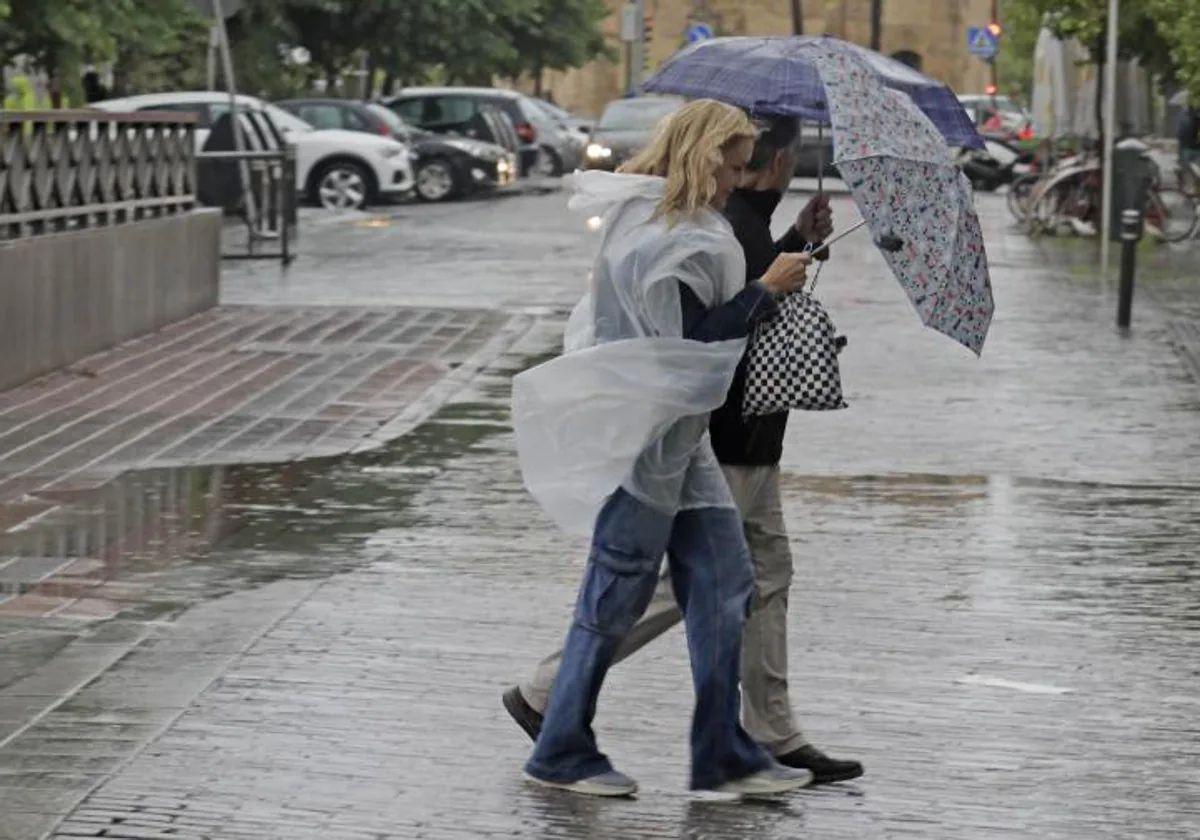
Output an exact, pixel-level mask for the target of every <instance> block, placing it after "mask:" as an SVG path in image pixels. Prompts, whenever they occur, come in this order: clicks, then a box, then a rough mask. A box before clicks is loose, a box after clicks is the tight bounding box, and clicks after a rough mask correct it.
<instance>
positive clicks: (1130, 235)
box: [1105, 210, 1142, 329]
mask: <svg viewBox="0 0 1200 840" xmlns="http://www.w3.org/2000/svg"><path fill="white" fill-rule="evenodd" d="M1105 233H1107V231H1105ZM1105 238H1106V239H1107V237H1105ZM1141 238H1142V214H1141V213H1139V212H1138V211H1137V210H1123V211H1121V286H1120V289H1119V291H1118V297H1117V326H1118V327H1121V328H1122V329H1124V328H1127V327H1128V326H1129V320H1130V315H1131V314H1132V312H1133V275H1134V269H1135V266H1136V262H1137V244H1138V240H1139V239H1141Z"/></svg>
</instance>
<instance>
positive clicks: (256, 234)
mask: <svg viewBox="0 0 1200 840" xmlns="http://www.w3.org/2000/svg"><path fill="white" fill-rule="evenodd" d="M237 126H238V129H239V131H240V134H241V138H240V139H241V146H242V150H241V151H234V150H231V149H229V148H228V144H232V133H231V132H232V129H233V124H232V122H231V118H230V115H228V114H226V115H224V116H222V117H221V118H220V119H219V120H218V123H217V124H214V127H213V135H212V136H210V138H209V142H208V143H206V144H205V149H206V150H207V151H201V152H198V153H197V154H196V159H197V161H198V171H199V176H198V177H199V182H200V189H199V192H200V198H201V201H202V202H204V203H207V204H213V205H216V206H220V207H223V208H224V209H225V210H226V212H228V213H230V214H232V215H236V216H238V217H240V218H241V219H242V220H243V221H244V222H245V224H246V238H245V243H244V249H243V250H241V251H240V252H237V253H223V254H222V255H221V256H222V258H224V259H279V260H281V261H282V262H283V264H284V265H286V264H288V263H289V262H291V260H292V257H293V256H294V254H293V253H292V249H291V246H292V243H293V242H295V239H296V223H297V201H296V149H295V147H294V146H291V145H289V144H288V143H286V142H285V141H284V138H283V136H282V135H281V134H280V133H279V131H278V130H277V129H276V128H275V126H274V125H273V124H272V123H271V121H270V119H269V118H268V117H267V116H266V115H265V114H263V113H261V112H255V111H248V110H247V111H242V112H241V113H239V115H238V120H237ZM225 135H228V137H225ZM216 136H220V137H223V138H224V139H223V140H222V141H221V142H218V143H214V142H212V141H213V137H216ZM222 146H224V147H225V148H223V149H222V148H221V147H222ZM266 243H278V245H277V247H276V246H272V245H269V244H266Z"/></svg>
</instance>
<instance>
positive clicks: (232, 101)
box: [213, 0, 258, 241]
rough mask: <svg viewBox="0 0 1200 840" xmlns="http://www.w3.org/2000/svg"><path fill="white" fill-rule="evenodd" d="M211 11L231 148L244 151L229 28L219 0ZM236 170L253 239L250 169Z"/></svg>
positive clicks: (254, 214) (254, 212) (240, 166)
mask: <svg viewBox="0 0 1200 840" xmlns="http://www.w3.org/2000/svg"><path fill="white" fill-rule="evenodd" d="M213 12H214V13H215V15H214V16H215V17H216V26H217V31H218V32H219V33H220V35H221V62H222V65H223V70H224V73H225V84H226V85H228V86H229V120H230V128H232V129H233V148H234V149H235V150H236V151H239V152H244V151H245V147H244V143H243V142H242V141H243V138H242V123H241V120H239V119H238V105H237V85H236V84H235V83H234V79H233V54H232V53H231V52H230V51H229V30H228V29H226V28H225V10H224V9H222V8H221V0H213ZM238 171H239V173H240V174H241V176H242V196H243V201H245V202H246V222H247V225H246V226H247V227H248V228H249V230H250V239H251V241H253V239H254V236H255V225H256V220H257V219H258V212H257V210H256V209H255V207H254V192H253V190H252V189H251V187H250V169H249V167H248V166H247V165H246V163H245V161H242V162H240V163H239V164H238Z"/></svg>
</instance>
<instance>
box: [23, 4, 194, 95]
mask: <svg viewBox="0 0 1200 840" xmlns="http://www.w3.org/2000/svg"><path fill="white" fill-rule="evenodd" d="M203 32H204V27H203V24H202V22H201V21H200V19H199V17H198V15H197V14H196V13H195V12H194V11H193V10H192V8H191V6H189V5H188V4H187V3H186V0H0V64H6V63H8V61H10V60H11V59H12V58H13V57H15V56H18V55H20V56H25V57H26V58H27V59H29V60H30V61H31V62H32V63H33V65H34V66H35V67H37V68H38V69H40V70H43V71H45V72H46V73H47V74H49V75H50V76H51V78H52V79H57V80H59V82H60V83H61V85H62V87H63V88H64V89H65V90H66V91H67V95H68V99H69V100H71V101H74V102H79V101H81V99H82V96H81V95H80V93H79V78H80V73H81V71H82V68H83V67H84V66H85V65H87V64H104V63H108V62H115V64H116V65H117V68H118V77H119V76H120V67H121V66H122V65H123V64H124V65H127V66H129V67H130V68H136V70H137V72H138V73H139V74H141V75H142V76H143V77H147V76H149V77H152V76H153V74H154V72H155V70H156V69H157V68H159V67H160V65H161V68H162V69H163V71H164V72H166V73H167V74H168V75H170V72H169V71H170V68H171V66H172V65H181V64H184V63H186V62H187V59H186V56H185V53H186V51H187V50H189V49H191V48H192V47H193V46H194V44H195V40H196V38H197V37H200V38H201V39H202V37H203ZM200 43H201V44H203V40H201V41H200ZM201 58H203V56H202V55H201ZM176 75H177V74H176ZM162 81H163V82H169V81H172V80H170V79H163V80H162Z"/></svg>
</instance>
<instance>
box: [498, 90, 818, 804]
mask: <svg viewBox="0 0 1200 840" xmlns="http://www.w3.org/2000/svg"><path fill="white" fill-rule="evenodd" d="M754 139H755V132H754V129H753V126H752V124H751V123H750V121H749V120H748V119H747V117H746V116H745V114H743V113H742V112H741V111H740V110H738V109H736V108H732V107H730V106H727V105H724V104H722V103H718V102H714V101H711V100H701V101H698V102H693V103H690V104H688V105H686V106H684V107H683V108H681V109H680V110H679V111H677V112H676V113H675V114H673V115H672V116H671V117H669V118H668V119H667V121H666V122H665V124H664V125H663V126H662V127H661V129H660V131H659V133H658V135H657V137H656V139H655V140H654V142H653V143H652V144H651V146H650V147H649V148H648V149H647V150H646V151H644V152H643V153H642V154H640V155H639V156H638V157H636V158H635V159H634V160H632V161H630V162H629V163H628V164H626V165H625V166H624V167H622V169H621V171H620V172H619V173H617V174H608V173H602V172H590V173H586V174H583V175H579V176H577V177H576V188H577V195H576V196H575V197H574V198H573V199H572V202H571V206H572V207H573V208H574V209H580V210H584V211H586V212H588V213H595V212H603V226H602V230H603V240H602V242H601V245H600V251H599V254H598V256H597V258H596V262H595V265H594V267H593V272H592V279H591V289H590V293H589V295H588V296H587V297H585V298H584V300H583V301H582V302H581V303H580V305H579V306H578V307H577V308H576V310H575V312H574V313H573V314H572V316H571V320H570V322H569V324H568V328H567V336H566V341H565V344H566V350H567V352H565V353H564V354H563V355H562V356H560V357H559V358H558V359H555V360H553V361H551V362H548V363H546V364H543V365H540V366H538V367H536V368H534V369H532V370H529V371H526V372H524V373H522V374H520V375H519V376H518V377H516V378H515V380H514V383H513V419H514V426H515V428H516V432H517V444H518V452H519V455H520V460H521V469H522V472H523V475H524V478H525V483H526V486H527V487H528V488H529V490H530V492H531V493H532V494H533V496H534V497H535V498H536V499H537V500H538V502H539V503H541V505H542V506H543V508H545V510H546V512H547V513H549V514H550V516H551V517H552V518H553V519H554V520H555V521H557V522H558V523H559V524H560V525H561V526H563V527H564V528H566V529H567V530H568V531H572V532H576V533H590V534H591V537H592V543H591V550H590V552H589V556H588V562H587V568H586V570H585V572H584V579H583V583H582V585H581V587H580V591H579V596H578V599H577V602H576V607H575V616H574V621H573V622H572V624H571V628H570V630H569V632H568V634H567V639H566V643H565V645H564V649H563V655H562V662H561V664H560V666H559V670H558V677H557V679H556V680H555V682H554V687H553V690H552V692H551V695H550V700H549V704H548V706H547V709H546V716H545V720H544V722H543V725H542V729H541V733H540V735H539V736H538V739H537V742H536V744H535V746H534V751H533V755H532V756H531V757H530V759H529V761H528V762H527V763H526V765H525V772H526V775H527V777H528V778H530V779H532V780H533V781H535V782H538V783H541V784H544V785H548V786H551V787H558V788H565V789H567V790H572V791H576V792H579V793H589V794H595V795H601V796H623V795H629V794H632V793H634V792H635V791H636V790H637V783H636V782H634V781H633V780H632V779H631V778H629V777H628V776H626V775H624V774H623V773H619V772H617V771H616V770H615V769H614V768H613V766H612V764H611V763H610V762H609V760H608V758H607V757H606V756H605V755H604V754H603V753H601V752H600V750H599V749H598V747H597V745H596V739H595V735H594V734H593V732H592V728H591V723H592V719H593V717H594V716H595V711H596V701H597V697H598V695H599V692H600V687H601V684H602V683H603V680H604V676H605V674H606V672H607V670H608V668H609V666H610V665H611V664H612V662H613V656H614V654H615V653H616V651H617V648H618V647H619V645H620V643H621V641H622V639H623V638H624V637H625V635H626V634H627V633H628V632H629V630H630V628H631V627H632V626H633V624H634V622H636V621H637V619H638V618H639V616H640V615H641V614H642V612H643V611H644V610H645V609H646V606H647V604H648V603H649V601H650V598H651V596H652V594H653V592H654V589H655V586H656V584H657V581H658V574H659V567H660V565H661V563H662V557H663V555H664V554H666V555H667V557H668V562H669V564H670V574H671V578H672V583H673V588H674V591H675V593H676V597H677V599H678V601H679V604H680V608H681V609H682V611H683V613H684V621H685V626H686V628H687V640H688V650H689V654H690V658H691V665H692V677H693V683H694V687H695V692H696V706H695V711H694V716H693V721H692V733H691V750H692V770H691V787H692V788H694V789H706V790H720V791H725V792H732V793H741V794H747V795H755V794H760V795H762V794H774V793H780V792H783V791H786V790H790V789H793V788H796V787H801V786H803V785H805V784H807V783H809V782H810V781H811V780H812V775H811V773H809V772H808V771H806V770H794V769H791V768H785V767H782V766H781V765H778V764H776V763H775V762H774V761H773V760H772V759H771V758H770V757H769V756H768V754H767V753H766V752H764V751H763V750H762V748H760V747H759V746H758V745H757V744H755V743H754V741H753V740H752V739H751V738H750V737H749V736H748V735H747V734H746V732H745V731H744V730H743V729H742V727H741V725H740V724H739V722H738V706H739V698H738V664H739V663H738V657H739V651H740V648H741V635H742V625H743V624H744V622H745V618H746V614H747V610H748V606H749V599H750V597H751V593H752V590H753V574H752V571H751V565H750V555H749V551H748V549H747V547H746V543H745V538H744V536H743V532H742V526H741V521H740V519H739V516H738V513H737V509H736V507H735V505H734V502H733V498H732V496H731V495H730V492H729V488H728V486H727V485H726V483H725V479H724V477H723V475H722V473H721V470H720V467H719V465H718V464H717V462H716V459H715V458H714V456H713V453H712V447H711V446H710V445H709V442H708V435H707V426H708V412H709V411H711V410H712V409H714V408H716V407H717V406H719V405H721V404H722V402H724V400H725V395H726V391H727V389H728V387H729V383H730V380H731V379H732V377H733V373H734V370H735V368H736V367H737V363H738V360H739V359H740V358H741V356H742V353H743V350H744V348H745V340H746V336H747V334H748V333H749V331H750V329H751V328H752V327H753V325H754V324H755V323H756V322H757V321H758V320H759V319H761V318H764V317H769V316H771V315H772V314H773V313H774V312H775V311H776V310H775V303H774V300H773V297H772V294H773V293H784V292H789V291H793V290H796V289H798V288H800V287H801V286H802V285H803V283H804V273H805V266H806V264H807V262H808V257H807V256H805V255H801V254H782V255H780V257H779V258H778V259H777V260H776V261H775V263H774V264H772V265H771V267H770V268H769V269H768V270H767V272H766V274H764V275H763V277H762V278H761V279H760V280H758V281H755V282H754V283H752V284H750V285H749V286H745V287H743V285H744V279H745V263H744V257H743V256H742V249H741V246H740V245H739V244H738V242H737V240H736V239H735V238H734V236H733V233H732V230H731V229H730V227H729V224H728V223H727V222H726V221H725V220H724V218H722V216H721V215H720V209H721V207H722V206H723V205H724V202H725V200H726V199H727V198H728V197H729V195H730V193H731V192H732V191H733V190H734V189H735V188H736V187H737V186H738V185H739V184H740V182H741V180H742V177H743V174H744V170H745V168H746V163H747V161H748V159H749V158H750V155H751V152H752V150H753V148H754Z"/></svg>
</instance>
